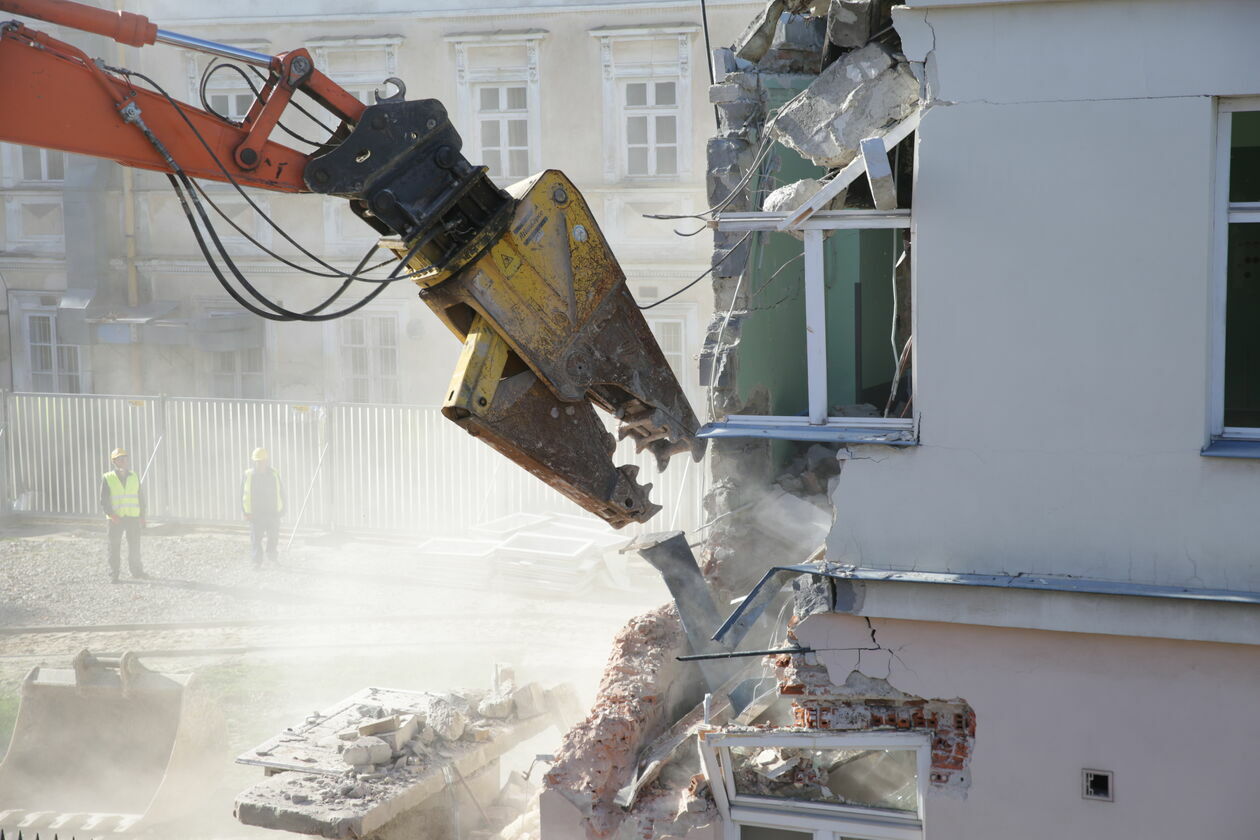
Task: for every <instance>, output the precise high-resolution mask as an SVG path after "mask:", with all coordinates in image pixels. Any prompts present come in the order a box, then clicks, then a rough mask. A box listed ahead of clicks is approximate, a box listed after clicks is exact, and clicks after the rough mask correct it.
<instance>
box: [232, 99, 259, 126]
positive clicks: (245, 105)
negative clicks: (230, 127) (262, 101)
mask: <svg viewBox="0 0 1260 840" xmlns="http://www.w3.org/2000/svg"><path fill="white" fill-rule="evenodd" d="M253 104H254V95H253V94H251V93H238V94H236V96H234V97H232V106H233V107H232V116H234V117H236V118H237V119H239V120H243V119H245V118H246V117H248V116H249V109H250V106H252V105H253Z"/></svg>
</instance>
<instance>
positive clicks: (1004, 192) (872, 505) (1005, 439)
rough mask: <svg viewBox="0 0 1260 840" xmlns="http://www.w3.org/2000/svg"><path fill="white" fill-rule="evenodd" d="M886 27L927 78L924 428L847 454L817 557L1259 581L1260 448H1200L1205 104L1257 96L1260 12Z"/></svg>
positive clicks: (1208, 254)
mask: <svg viewBox="0 0 1260 840" xmlns="http://www.w3.org/2000/svg"><path fill="white" fill-rule="evenodd" d="M896 23H897V27H898V30H899V31H900V32H901V33H902V37H903V39H904V43H905V45H906V52H907V54H908V56H909V57H910V59H911V60H915V61H923V62H925V63H926V67H927V77H928V85H929V89H930V95H931V102H930V106H929V107H928V108H927V110H926V111H925V113H924V115H923V118H922V125H921V127H920V130H919V134H918V147H917V154H918V158H917V175H916V183H915V196H914V211H913V238H914V243H915V247H914V254H913V256H914V281H913V282H914V288H913V299H914V321H915V325H914V333H915V344H914V370H915V382H914V385H915V396H914V406H915V414H916V417H917V421H918V429H919V445H918V446H917V447H907V448H903V449H899V450H896V451H892V450H887V451H885V450H879V451H878V454H875V452H874V451H872V450H862V451H860V452H857V457H855V458H854V459H853V460H850V461H849V462H848V463H847V464H846V465H845V469H844V473H843V475H842V476H841V478H840V481H839V483H838V485H837V487H836V490H835V494H834V502H835V508H836V511H837V520H836V524H835V527H834V529H833V530H832V534H831V538H830V541H829V545H828V548H829V554H830V556H831V557H832V559H835V560H839V561H842V562H850V563H854V564H858V565H868V566H879V567H890V568H906V569H909V568H917V569H920V570H931V571H953V572H980V573H999V574H1000V573H1003V572H1009V573H1011V574H1015V573H1019V572H1028V573H1033V572H1041V573H1053V574H1064V575H1079V576H1083V577H1091V578H1102V579H1108V580H1122V581H1135V582H1142V583H1154V584H1167V585H1184V586H1193V587H1201V588H1224V589H1228V588H1233V589H1243V590H1252V591H1256V590H1260V567H1257V566H1256V565H1255V564H1253V563H1251V562H1250V561H1251V558H1252V557H1253V556H1254V547H1255V546H1256V545H1257V544H1260V520H1257V518H1256V517H1255V516H1254V515H1252V514H1251V511H1252V510H1253V509H1254V508H1255V507H1256V504H1257V502H1260V484H1257V482H1256V479H1257V475H1258V474H1257V472H1256V470H1257V468H1258V465H1257V464H1256V463H1254V462H1252V461H1248V460H1231V459H1219V458H1210V457H1204V456H1203V455H1201V454H1200V451H1201V450H1202V449H1203V448H1204V446H1205V445H1207V444H1208V443H1209V441H1210V439H1211V437H1212V432H1213V430H1212V427H1211V423H1212V421H1211V418H1212V416H1213V397H1212V387H1211V386H1212V382H1213V379H1214V377H1215V376H1217V375H1218V374H1217V373H1216V371H1215V370H1214V367H1215V366H1217V365H1219V361H1214V359H1213V348H1214V346H1215V342H1216V340H1217V338H1218V333H1219V330H1220V325H1219V324H1217V323H1216V322H1215V317H1214V313H1213V309H1212V300H1213V294H1214V290H1215V289H1216V288H1217V282H1216V278H1215V272H1216V271H1217V270H1218V268H1219V263H1218V262H1217V260H1218V258H1220V257H1222V256H1223V255H1222V254H1220V253H1219V248H1218V246H1217V240H1216V232H1215V231H1214V227H1215V226H1216V225H1217V224H1218V221H1217V217H1218V212H1217V211H1218V205H1220V204H1221V202H1223V201H1224V198H1223V197H1222V196H1221V195H1219V194H1218V190H1217V188H1216V176H1217V162H1218V161H1217V157H1218V153H1217V148H1216V128H1217V110H1218V103H1219V102H1221V101H1222V100H1221V99H1220V98H1219V97H1241V96H1248V95H1254V94H1257V93H1260V58H1258V57H1257V56H1256V54H1255V51H1254V50H1251V49H1248V48H1246V47H1245V46H1244V44H1247V43H1250V42H1251V41H1253V40H1254V37H1255V33H1257V32H1260V6H1257V5H1256V4H1254V3H1248V2H1229V1H1228V0H1214V2H1205V3H1195V4H1184V3H1176V2H1165V0H1149V2H1141V3H1129V2H1109V1H1104V2H1045V3H1035V2H1017V3H1001V4H993V3H961V4H959V3H951V4H943V3H936V2H930V0H929V2H923V3H916V4H914V7H913V8H912V9H903V10H900V11H899V12H898V13H897V15H896ZM1189 56H1193V58H1190V57H1189Z"/></svg>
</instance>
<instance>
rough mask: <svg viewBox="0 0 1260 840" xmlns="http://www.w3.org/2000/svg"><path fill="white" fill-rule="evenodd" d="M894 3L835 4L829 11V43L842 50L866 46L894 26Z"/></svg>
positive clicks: (858, 0)
mask: <svg viewBox="0 0 1260 840" xmlns="http://www.w3.org/2000/svg"><path fill="white" fill-rule="evenodd" d="M892 7H893V0H831V2H830V5H829V6H828V9H827V40H829V41H830V42H831V43H833V44H835V45H836V46H837V47H841V48H842V49H853V48H855V47H863V46H866V43H867V42H868V41H870V40H871V38H872V37H874V36H875V35H877V34H878V33H879V32H880V31H881V30H883V29H885V28H887V27H889V26H891V25H892Z"/></svg>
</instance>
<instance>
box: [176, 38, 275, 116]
mask: <svg viewBox="0 0 1260 840" xmlns="http://www.w3.org/2000/svg"><path fill="white" fill-rule="evenodd" d="M233 45H234V46H238V47H241V48H243V49H248V50H253V51H254V52H261V53H267V52H270V44H269V43H268V42H267V41H260V40H257V39H254V40H245V41H241V42H239V43H238V42H233ZM227 64H231V65H232V66H233V67H237V68H239V69H240V70H241V71H242V72H243V73H244V74H245V75H244V76H242V75H241V73H238V72H237V71H236V70H233V69H228V68H225V67H224V65H227ZM211 65H214V67H215V68H216V69H213V70H211V72H210V76H209V78H207V79H206V82H205V93H206V102H205V104H206V105H207V106H208V107H209V108H210V110H211V111H213V112H214V113H216V114H218V115H219V116H221V117H226V118H227V119H229V120H231V121H232V122H236V123H239V122H241V121H243V120H244V119H245V117H247V116H248V115H249V109H250V108H251V107H253V105H254V92H253V89H251V88H250V85H249V83H248V82H247V81H246V79H249V80H250V81H252V82H253V86H254V88H256V89H258V90H262V87H263V85H264V84H266V80H265V79H260V78H259V77H258V75H257V74H256V73H255V72H254V70H253V69H252V68H250V67H246V66H244V65H242V64H239V63H235V62H229V61H226V60H225V59H222V58H209V57H206V56H204V55H201V54H200V53H193V52H186V53H184V69H185V71H186V72H187V74H188V92H189V100H188V101H189V102H196V103H200V102H201V82H202V78H203V75H204V73H205V71H206V68H208V67H210V66H211ZM217 68H224V69H217ZM288 120H289V114H287V113H286V114H285V121H286V123H287V122H288Z"/></svg>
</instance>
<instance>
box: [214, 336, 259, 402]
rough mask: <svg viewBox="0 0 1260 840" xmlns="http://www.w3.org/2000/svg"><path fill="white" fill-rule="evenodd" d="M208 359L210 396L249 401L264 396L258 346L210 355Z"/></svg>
mask: <svg viewBox="0 0 1260 840" xmlns="http://www.w3.org/2000/svg"><path fill="white" fill-rule="evenodd" d="M210 359H211V361H210V389H211V396H214V397H219V398H222V399H249V400H259V399H262V398H263V397H265V396H266V393H265V388H264V385H263V350H262V348H261V347H247V348H245V349H244V350H227V351H223V352H218V353H211V354H210Z"/></svg>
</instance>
